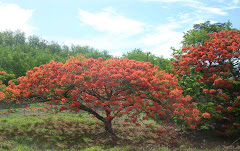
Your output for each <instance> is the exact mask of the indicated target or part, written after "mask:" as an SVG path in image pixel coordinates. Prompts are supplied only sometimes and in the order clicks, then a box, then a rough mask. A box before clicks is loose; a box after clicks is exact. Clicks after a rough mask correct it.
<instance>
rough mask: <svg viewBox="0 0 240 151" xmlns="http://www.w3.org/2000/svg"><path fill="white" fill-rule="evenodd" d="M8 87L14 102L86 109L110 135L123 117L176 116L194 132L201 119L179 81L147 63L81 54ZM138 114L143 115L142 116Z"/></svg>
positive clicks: (49, 66) (132, 119)
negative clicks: (43, 102)
mask: <svg viewBox="0 0 240 151" xmlns="http://www.w3.org/2000/svg"><path fill="white" fill-rule="evenodd" d="M7 89H8V90H7V91H8V93H9V92H11V95H9V96H8V97H9V98H11V99H16V100H21V98H29V97H34V98H37V97H42V98H45V99H46V100H49V101H50V102H52V103H54V104H55V105H60V106H61V107H59V106H58V110H59V111H63V110H70V111H75V112H79V110H84V111H86V112H88V113H90V114H92V115H94V116H95V117H96V118H97V119H99V120H100V121H102V122H103V123H104V126H105V130H106V131H107V132H109V133H113V129H112V120H113V119H114V118H116V117H121V116H123V115H127V117H129V118H130V119H131V121H132V122H134V123H136V124H139V123H138V118H142V119H143V120H144V119H145V120H147V119H148V118H156V117H159V118H160V119H162V120H170V119H171V118H172V117H173V116H178V117H180V118H181V119H185V121H186V122H187V123H188V124H189V125H191V127H192V128H194V127H195V126H196V124H197V123H198V122H199V120H200V117H199V111H198V110H197V109H195V108H194V106H193V105H192V104H191V103H189V101H190V100H191V97H190V96H186V97H183V95H182V89H181V88H180V87H178V86H177V78H176V77H174V76H173V75H172V74H168V73H166V72H165V71H159V70H158V67H157V66H155V67H152V64H151V63H149V62H147V63H146V62H140V61H134V60H129V59H120V60H119V59H116V58H115V59H109V60H106V61H103V59H102V58H99V59H97V60H96V59H92V58H90V59H86V58H84V57H82V56H78V57H76V58H71V59H69V60H68V61H67V62H66V63H65V64H63V63H57V62H55V61H51V62H50V63H49V64H45V65H41V66H40V67H34V68H33V70H30V71H28V72H27V73H26V76H23V77H20V78H18V84H17V85H15V84H10V85H9V86H8V87H7ZM35 100H36V99H35ZM192 111H193V112H192ZM139 113H143V114H144V116H141V117H138V115H139Z"/></svg>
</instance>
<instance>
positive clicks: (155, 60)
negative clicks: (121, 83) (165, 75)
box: [123, 49, 173, 72]
mask: <svg viewBox="0 0 240 151" xmlns="http://www.w3.org/2000/svg"><path fill="white" fill-rule="evenodd" d="M123 58H128V59H133V60H136V61H144V62H150V63H151V64H153V65H154V66H159V70H165V71H166V72H172V67H173V66H172V65H171V61H170V60H169V59H164V58H163V57H157V56H155V55H153V54H151V53H150V52H143V51H142V50H141V49H134V50H133V51H132V52H127V53H125V54H123Z"/></svg>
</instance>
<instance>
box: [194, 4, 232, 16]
mask: <svg viewBox="0 0 240 151" xmlns="http://www.w3.org/2000/svg"><path fill="white" fill-rule="evenodd" d="M192 7H194V8H196V10H197V12H199V13H209V14H216V15H227V14H228V13H227V12H225V11H224V10H223V9H220V8H216V7H207V6H204V5H200V6H199V5H196V6H193V5H192Z"/></svg>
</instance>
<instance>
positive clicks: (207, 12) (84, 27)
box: [0, 0, 240, 58]
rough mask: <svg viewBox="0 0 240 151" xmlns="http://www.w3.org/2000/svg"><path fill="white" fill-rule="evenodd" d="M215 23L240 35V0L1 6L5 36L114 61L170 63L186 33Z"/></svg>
mask: <svg viewBox="0 0 240 151" xmlns="http://www.w3.org/2000/svg"><path fill="white" fill-rule="evenodd" d="M208 20H210V21H211V22H212V23H215V22H222V23H223V22H227V21H228V20H230V22H232V23H233V27H235V28H238V29H240V0H0V30H1V31H4V30H6V29H8V30H17V29H20V30H21V31H24V32H25V33H26V35H27V36H29V35H33V34H34V35H38V36H40V37H41V38H44V39H46V40H48V41H56V42H58V43H59V44H66V45H71V44H79V45H83V46H84V45H88V46H91V47H94V48H96V49H99V50H107V51H109V53H110V54H112V55H114V56H121V54H122V53H126V52H130V51H132V50H133V49H135V48H141V49H142V50H143V51H145V52H147V51H148V52H151V53H153V54H155V55H157V56H163V57H165V58H170V57H171V49H170V47H175V48H180V47H181V44H180V42H181V40H182V36H183V32H186V31H187V30H189V29H191V28H192V26H193V25H194V24H196V23H202V22H205V21H208Z"/></svg>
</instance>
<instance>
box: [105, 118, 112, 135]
mask: <svg viewBox="0 0 240 151" xmlns="http://www.w3.org/2000/svg"><path fill="white" fill-rule="evenodd" d="M104 126H105V131H107V132H108V133H110V134H114V133H113V129H112V120H106V121H105V122H104Z"/></svg>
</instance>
